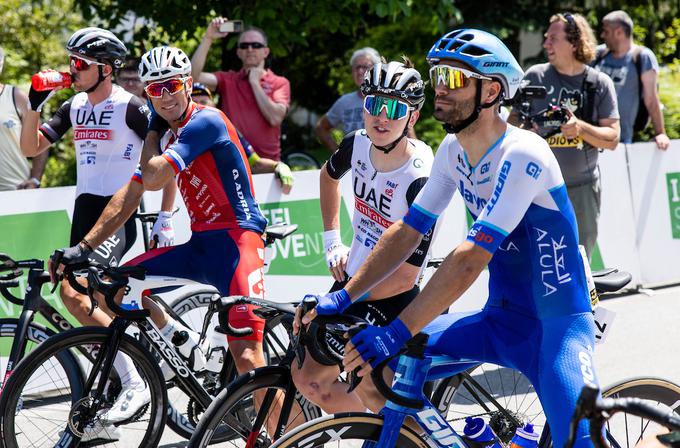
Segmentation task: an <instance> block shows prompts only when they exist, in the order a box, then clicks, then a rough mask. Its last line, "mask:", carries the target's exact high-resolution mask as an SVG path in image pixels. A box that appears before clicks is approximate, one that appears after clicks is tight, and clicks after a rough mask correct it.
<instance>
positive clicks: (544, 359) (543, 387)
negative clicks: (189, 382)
mask: <svg viewBox="0 0 680 448" xmlns="http://www.w3.org/2000/svg"><path fill="white" fill-rule="evenodd" d="M542 330H543V337H542V339H541V345H540V348H539V349H538V353H536V355H537V362H536V364H537V368H536V369H535V371H533V372H531V375H530V374H528V373H527V374H526V375H527V377H528V378H529V379H530V380H531V381H532V382H534V385H535V388H536V392H537V393H538V396H539V397H540V399H541V405H542V406H543V410H544V411H545V415H546V417H547V419H548V423H549V424H550V429H551V434H552V437H553V445H554V446H564V443H565V442H566V440H567V436H568V431H569V423H570V421H571V417H572V415H573V412H574V409H575V408H576V401H577V400H578V396H579V394H580V393H581V389H582V388H583V386H585V385H594V386H598V380H597V375H596V374H595V366H594V365H593V364H594V363H593V349H594V346H595V324H594V322H593V315H592V313H581V314H573V315H568V316H558V317H550V318H544V319H543V320H542ZM533 377H535V378H536V381H534V378H533ZM574 446H575V447H586V446H592V442H591V440H590V438H589V436H588V422H587V421H586V420H582V421H581V422H580V423H579V426H578V430H577V433H576V441H575V444H574Z"/></svg>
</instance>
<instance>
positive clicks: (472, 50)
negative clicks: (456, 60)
mask: <svg viewBox="0 0 680 448" xmlns="http://www.w3.org/2000/svg"><path fill="white" fill-rule="evenodd" d="M461 53H462V54H465V55H468V56H486V55H490V54H491V52H489V51H487V50H485V49H483V48H480V47H478V46H477V45H467V46H466V47H465V48H464V49H463V50H462V51H461Z"/></svg>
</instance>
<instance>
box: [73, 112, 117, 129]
mask: <svg viewBox="0 0 680 448" xmlns="http://www.w3.org/2000/svg"><path fill="white" fill-rule="evenodd" d="M112 118H113V111H112V110H103V111H101V112H100V113H99V115H97V114H95V113H94V110H90V111H89V113H88V111H87V110H86V109H78V110H77V111H76V123H75V124H76V125H77V126H111V119H112Z"/></svg>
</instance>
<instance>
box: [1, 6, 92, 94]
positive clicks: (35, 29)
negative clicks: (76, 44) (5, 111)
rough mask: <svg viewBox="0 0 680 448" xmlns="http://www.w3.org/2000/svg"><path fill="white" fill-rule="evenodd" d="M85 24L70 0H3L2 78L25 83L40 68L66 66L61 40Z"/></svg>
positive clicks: (66, 61) (60, 67)
mask: <svg viewBox="0 0 680 448" xmlns="http://www.w3.org/2000/svg"><path fill="white" fill-rule="evenodd" d="M83 25H84V22H83V19H82V16H81V15H80V14H79V13H78V12H76V11H74V3H73V0H50V1H45V2H40V1H32V2H27V1H25V0H3V2H2V26H1V27H0V43H1V44H2V47H3V49H4V50H5V66H4V70H3V73H2V78H0V80H2V82H6V83H14V84H22V83H28V82H29V79H30V76H31V75H32V74H33V73H35V72H37V71H39V70H42V69H45V68H53V69H65V68H67V64H68V60H67V58H66V51H65V50H64V43H65V42H66V40H67V39H68V37H69V35H70V34H71V33H72V32H73V31H75V30H76V29H78V28H80V27H81V26H83Z"/></svg>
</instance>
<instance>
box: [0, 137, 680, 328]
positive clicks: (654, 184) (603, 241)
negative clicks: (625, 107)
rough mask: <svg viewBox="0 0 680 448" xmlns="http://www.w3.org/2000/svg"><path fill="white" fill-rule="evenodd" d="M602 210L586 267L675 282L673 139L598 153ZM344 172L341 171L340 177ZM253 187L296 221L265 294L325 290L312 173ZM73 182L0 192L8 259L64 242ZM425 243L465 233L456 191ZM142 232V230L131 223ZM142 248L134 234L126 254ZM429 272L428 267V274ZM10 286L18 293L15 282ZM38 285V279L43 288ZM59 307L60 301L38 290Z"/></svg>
mask: <svg viewBox="0 0 680 448" xmlns="http://www.w3.org/2000/svg"><path fill="white" fill-rule="evenodd" d="M600 169H601V178H602V210H601V216H600V221H599V238H598V244H597V250H596V252H595V254H594V256H593V260H592V262H591V265H592V267H593V268H594V269H600V268H603V267H617V268H620V269H624V270H627V271H629V272H631V273H632V274H633V277H634V284H636V285H642V286H650V285H657V284H662V283H677V282H680V263H678V254H680V141H672V142H671V146H670V148H669V149H668V151H665V152H663V151H659V150H657V149H656V147H655V146H654V145H653V144H634V145H627V146H624V145H620V146H619V148H618V149H617V150H615V151H605V152H603V153H602V154H601V158H600ZM346 177H347V176H346ZM253 182H254V185H255V191H256V194H257V198H258V201H259V202H260V204H261V207H262V210H263V212H264V213H265V215H266V217H267V218H268V219H269V221H270V223H277V222H288V223H292V224H297V225H298V226H299V228H298V231H297V232H296V233H294V234H293V235H292V236H291V237H289V238H287V239H285V240H283V241H277V242H276V243H275V244H274V245H273V246H272V247H271V248H270V249H269V250H270V253H271V257H272V261H271V264H270V267H269V272H268V273H267V275H266V276H265V284H266V292H267V297H269V298H271V299H274V300H278V301H287V300H297V299H299V298H301V297H302V295H304V294H306V293H311V292H323V291H327V290H328V288H329V287H330V285H331V284H332V279H331V277H330V276H329V275H328V270H327V269H326V261H325V256H324V250H323V236H322V235H323V225H322V222H321V211H320V209H319V172H318V171H305V172H296V173H295V187H294V188H293V191H292V193H291V194H290V195H283V194H282V193H281V190H280V188H279V187H278V184H277V183H276V181H274V179H273V177H272V175H269V174H266V175H256V176H254V180H253ZM341 186H342V195H343V201H342V206H341V210H340V223H341V233H342V239H343V241H344V242H345V244H347V245H348V246H349V245H351V242H352V237H353V235H352V231H351V228H352V227H351V216H352V213H353V210H354V199H353V196H352V190H351V182H350V181H349V179H348V178H345V179H343V181H342V182H341ZM74 194H75V188H74V187H61V188H47V189H39V190H24V191H13V192H0V252H6V253H8V254H10V255H11V256H12V257H14V258H17V259H19V258H31V257H35V258H42V259H46V258H47V257H48V256H49V254H51V253H52V251H53V250H54V249H55V248H59V247H65V246H67V245H68V240H69V229H70V220H71V215H72V212H73V210H72V208H73V201H74ZM160 198H161V193H160V192H152V193H147V194H146V195H145V204H146V209H147V210H157V209H158V207H159V206H160ZM177 202H178V204H177V205H179V206H180V212H179V213H178V215H177V216H176V218H175V231H176V234H177V236H176V242H177V244H180V243H182V242H184V241H186V240H188V239H189V237H190V230H189V218H188V215H187V213H186V208H185V207H184V204H183V203H182V200H181V198H180V197H179V195H178V199H177ZM440 221H441V222H440V223H439V228H438V232H437V235H436V238H435V240H434V243H433V245H432V255H433V256H435V257H441V256H446V255H447V254H448V253H449V252H450V251H451V250H452V249H453V248H455V247H456V245H457V244H459V243H460V242H461V241H463V240H464V238H465V235H466V233H467V227H468V226H467V221H466V213H465V208H464V205H463V201H462V199H461V198H460V196H459V195H456V196H455V197H454V198H453V200H452V201H451V204H450V205H449V208H448V209H447V211H446V213H445V214H444V216H443V218H442V219H440ZM140 235H141V232H140ZM142 251H143V245H142V242H141V239H139V240H138V241H137V243H136V244H135V246H134V247H133V249H132V250H131V251H130V253H129V254H128V258H129V257H132V256H135V255H137V254H139V253H141V252H142ZM429 275H431V273H427V272H426V275H425V278H426V279H427V278H428V276H429ZM487 281H488V274H487V272H486V271H485V272H483V273H482V275H481V276H480V278H479V279H478V280H477V282H475V284H474V285H473V286H472V287H471V288H470V290H469V291H468V292H467V293H466V294H465V295H464V296H463V297H462V298H461V299H460V300H459V302H457V304H456V309H460V310H465V309H475V308H479V306H480V304H481V303H483V301H484V300H485V298H486V292H487V286H486V285H487ZM20 289H21V290H19V291H16V293H20V294H22V293H23V288H20ZM46 289H47V288H46ZM43 292H44V293H45V294H46V297H48V298H49V300H50V301H51V303H52V304H53V305H54V306H55V307H58V308H60V309H63V308H62V305H61V303H60V300H59V299H58V298H57V297H55V296H54V295H49V294H48V291H46V290H45V291H43ZM17 312H18V309H17V307H15V306H13V305H11V304H9V303H7V302H5V301H4V300H0V315H2V316H8V315H16V314H17Z"/></svg>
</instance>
